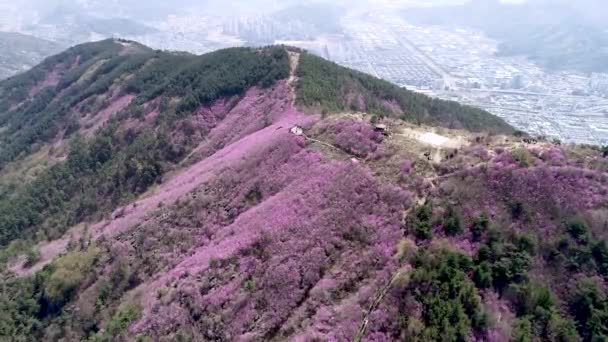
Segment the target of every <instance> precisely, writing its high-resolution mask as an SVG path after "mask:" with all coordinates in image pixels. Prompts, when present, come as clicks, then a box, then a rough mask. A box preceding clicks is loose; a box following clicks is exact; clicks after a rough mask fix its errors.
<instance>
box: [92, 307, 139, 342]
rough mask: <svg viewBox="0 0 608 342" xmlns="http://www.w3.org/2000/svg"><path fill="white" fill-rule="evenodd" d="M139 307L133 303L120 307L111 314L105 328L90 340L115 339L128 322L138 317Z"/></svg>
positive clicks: (103, 341)
mask: <svg viewBox="0 0 608 342" xmlns="http://www.w3.org/2000/svg"><path fill="white" fill-rule="evenodd" d="M140 313H141V309H140V308H139V307H137V306H134V305H127V306H126V307H124V308H121V309H119V310H118V312H116V313H115V314H114V316H112V319H111V320H110V321H109V322H108V324H107V326H106V328H105V330H104V331H103V332H99V333H97V334H96V335H94V336H92V337H91V338H90V339H89V341H90V342H112V341H116V338H118V337H119V336H120V335H121V334H122V333H123V332H125V331H126V330H127V328H128V327H129V324H130V323H131V322H133V321H135V320H136V319H137V318H139V315H140Z"/></svg>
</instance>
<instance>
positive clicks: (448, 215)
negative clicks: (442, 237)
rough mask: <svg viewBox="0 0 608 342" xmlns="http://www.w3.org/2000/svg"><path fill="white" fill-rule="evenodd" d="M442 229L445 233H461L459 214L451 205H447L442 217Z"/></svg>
mask: <svg viewBox="0 0 608 342" xmlns="http://www.w3.org/2000/svg"><path fill="white" fill-rule="evenodd" d="M443 230H445V233H446V234H447V235H457V234H460V233H462V226H461V224H460V214H458V212H456V209H455V208H454V206H452V205H448V207H447V210H446V212H445V216H444V218H443Z"/></svg>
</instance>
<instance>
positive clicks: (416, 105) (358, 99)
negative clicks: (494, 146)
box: [296, 53, 513, 133]
mask: <svg viewBox="0 0 608 342" xmlns="http://www.w3.org/2000/svg"><path fill="white" fill-rule="evenodd" d="M297 75H298V77H299V82H298V86H297V100H296V104H297V105H300V106H304V107H309V108H315V109H318V110H322V111H324V112H341V111H345V110H358V111H365V112H368V113H371V114H377V115H389V116H396V117H399V118H401V119H404V120H407V121H413V122H417V123H426V124H433V125H441V126H445V127H452V128H465V129H468V130H471V131H495V132H509V133H512V132H513V128H512V127H510V126H509V125H508V124H507V123H505V122H504V121H503V120H502V119H500V118H498V117H496V116H494V115H492V114H490V113H488V112H486V111H483V110H481V109H477V108H473V107H468V106H463V105H460V104H458V103H456V102H450V101H443V100H438V99H431V98H430V97H428V96H425V95H422V94H416V93H414V92H411V91H408V90H405V89H401V88H399V87H398V86H396V85H393V84H391V83H389V82H387V81H383V80H380V79H378V78H375V77H372V76H370V75H366V74H364V73H361V72H357V71H354V70H350V69H347V68H344V67H341V66H338V65H337V64H334V63H332V62H329V61H326V60H324V59H322V58H320V57H316V56H313V55H311V54H308V53H303V54H302V55H301V57H300V65H299V67H298V70H297ZM395 110H396V111H397V112H395Z"/></svg>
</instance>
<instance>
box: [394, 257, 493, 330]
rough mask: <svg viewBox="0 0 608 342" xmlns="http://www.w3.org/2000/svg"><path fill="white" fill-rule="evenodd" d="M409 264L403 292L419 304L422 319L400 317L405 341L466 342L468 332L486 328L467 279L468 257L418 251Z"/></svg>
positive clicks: (484, 316)
mask: <svg viewBox="0 0 608 342" xmlns="http://www.w3.org/2000/svg"><path fill="white" fill-rule="evenodd" d="M413 265H414V267H415V268H414V270H413V271H412V272H411V274H410V278H409V282H408V284H407V289H406V291H408V290H409V291H411V293H413V297H414V299H415V300H416V301H418V302H419V303H420V304H421V305H422V316H421V317H420V318H416V317H414V316H406V317H404V321H403V322H402V330H403V333H402V334H403V336H404V338H405V340H408V341H467V340H468V336H469V334H470V332H471V330H472V329H473V330H475V331H483V330H484V329H487V328H488V325H489V320H488V318H487V315H486V314H485V312H484V311H483V309H482V306H481V300H480V297H479V295H478V294H477V290H476V289H475V285H474V284H473V282H471V280H469V278H468V276H467V273H468V272H469V271H470V270H471V266H472V261H471V259H470V258H468V257H467V256H465V255H462V254H458V253H454V252H451V251H447V250H439V251H431V252H428V251H421V252H419V253H418V254H417V255H416V256H415V257H414V260H413ZM405 302H407V301H406V300H405Z"/></svg>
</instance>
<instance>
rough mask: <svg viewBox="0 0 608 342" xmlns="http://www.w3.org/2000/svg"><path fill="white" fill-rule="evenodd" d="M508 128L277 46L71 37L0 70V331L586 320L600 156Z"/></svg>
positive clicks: (533, 327)
mask: <svg viewBox="0 0 608 342" xmlns="http://www.w3.org/2000/svg"><path fill="white" fill-rule="evenodd" d="M376 124H382V125H383V126H375V125H376ZM294 126H297V127H298V129H293V128H294ZM299 129H301V130H302V134H299V133H298V132H299ZM511 132H512V128H511V127H509V126H508V125H506V124H505V123H504V122H502V121H501V120H500V119H498V118H496V117H494V116H492V115H490V114H489V113H487V112H484V111H481V110H478V109H475V108H470V107H466V106H461V105H459V104H456V103H452V102H445V101H439V100H433V99H429V98H427V97H425V96H422V95H417V94H414V93H412V92H409V91H406V90H403V89H399V88H398V87H395V86H393V85H391V84H389V83H386V82H384V81H381V80H378V79H375V78H373V77H371V76H367V75H364V74H361V73H358V72H354V71H351V70H348V69H345V68H341V67H339V66H337V65H335V64H332V63H329V62H327V61H324V60H322V59H320V58H318V57H315V56H312V55H309V54H307V53H306V52H303V51H300V50H297V49H292V48H285V47H278V46H275V47H267V48H259V49H253V48H235V49H227V50H221V51H217V52H214V53H210V54H206V55H202V56H195V55H190V54H183V53H174V52H165V51H154V50H151V49H149V48H147V47H145V46H142V45H140V44H137V43H135V42H130V41H120V40H116V41H115V40H108V41H103V42H98V43H91V44H85V45H81V46H77V47H74V48H71V49H69V50H67V51H66V52H64V53H62V54H60V55H57V56H54V57H51V58H48V59H47V60H45V61H44V62H43V63H42V64H41V65H39V66H37V67H36V68H34V69H33V70H31V71H29V72H27V73H24V74H21V75H18V76H15V77H13V78H11V79H8V80H6V81H4V82H1V83H0V273H1V274H0V340H9V341H40V340H44V341H59V340H64V341H208V340H213V341H233V340H248V341H262V340H264V341H285V340H290V341H291V340H293V341H315V340H321V341H327V340H329V341H394V340H406V341H454V340H457V341H482V340H483V341H509V340H514V341H602V340H605V339H606V338H607V336H608V297H607V296H608V286H607V284H608V247H607V244H606V239H607V238H608V159H607V155H606V153H605V151H603V150H602V149H600V148H597V147H589V146H574V145H572V146H561V145H559V144H558V143H557V142H555V143H550V142H546V141H543V140H542V139H541V140H539V141H538V142H537V141H536V140H535V139H529V138H527V137H526V138H525V139H522V138H518V137H515V136H512V135H510V133H511Z"/></svg>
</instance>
